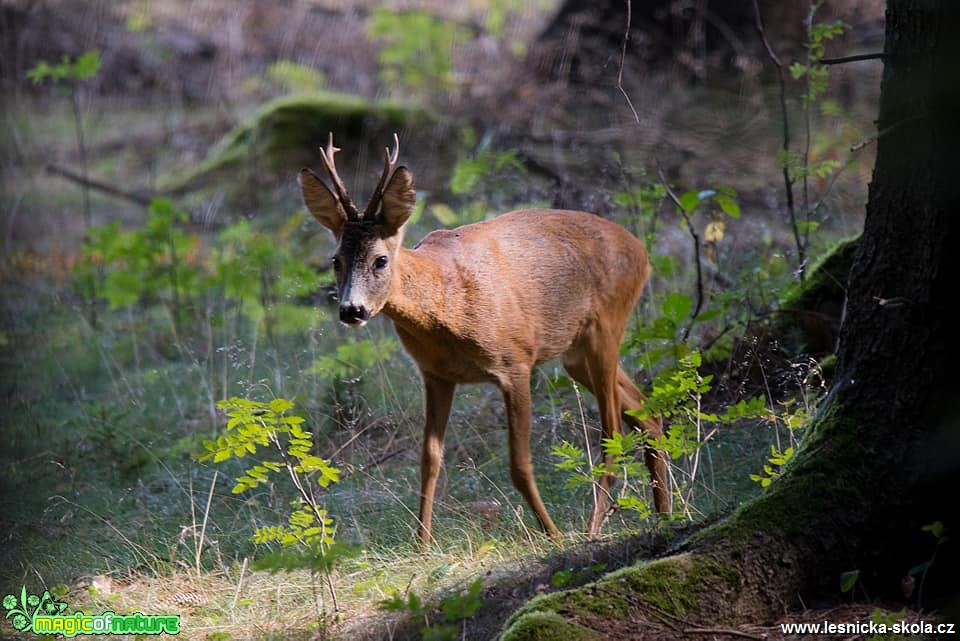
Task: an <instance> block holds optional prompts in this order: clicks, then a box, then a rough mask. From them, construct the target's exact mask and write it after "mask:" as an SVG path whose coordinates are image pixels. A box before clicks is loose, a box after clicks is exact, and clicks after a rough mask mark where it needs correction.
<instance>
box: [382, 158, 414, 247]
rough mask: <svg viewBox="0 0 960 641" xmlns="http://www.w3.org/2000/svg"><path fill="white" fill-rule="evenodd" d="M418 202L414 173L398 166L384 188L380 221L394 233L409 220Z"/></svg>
mask: <svg viewBox="0 0 960 641" xmlns="http://www.w3.org/2000/svg"><path fill="white" fill-rule="evenodd" d="M416 203H417V190H416V189H415V188H414V186H413V174H411V173H410V171H409V170H408V169H407V168H406V167H397V169H396V171H394V172H393V176H391V178H390V182H389V183H387V186H386V187H385V188H384V190H383V200H382V201H381V206H380V222H381V223H382V224H383V225H384V227H386V229H387V231H388V232H389V233H390V234H391V235H392V234H393V233H394V232H396V231H397V230H398V229H400V228H401V227H402V226H403V224H404V223H405V222H407V219H408V218H410V214H412V213H413V206H414V205H415V204H416Z"/></svg>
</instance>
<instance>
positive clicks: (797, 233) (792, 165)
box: [777, 0, 849, 280]
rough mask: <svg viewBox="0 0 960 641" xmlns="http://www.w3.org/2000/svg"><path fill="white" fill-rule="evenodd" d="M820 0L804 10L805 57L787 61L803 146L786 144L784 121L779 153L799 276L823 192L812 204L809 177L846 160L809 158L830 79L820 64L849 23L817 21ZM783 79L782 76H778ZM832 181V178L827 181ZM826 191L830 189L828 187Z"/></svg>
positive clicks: (831, 107)
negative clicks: (797, 84)
mask: <svg viewBox="0 0 960 641" xmlns="http://www.w3.org/2000/svg"><path fill="white" fill-rule="evenodd" d="M821 4H823V3H822V0H821V1H820V2H810V4H809V11H808V13H807V20H806V25H807V42H806V44H805V46H806V49H807V58H806V61H805V62H803V63H801V62H794V63H793V64H791V65H790V68H789V71H790V75H791V76H792V77H793V79H794V80H802V81H803V83H804V90H803V93H802V94H801V96H800V104H801V107H802V109H803V123H804V141H803V148H802V150H801V151H799V152H795V151H792V150H791V149H790V147H789V137H788V133H787V132H789V124H785V126H784V127H785V129H784V130H785V138H784V144H783V147H782V148H781V149H780V151H779V153H778V158H777V159H778V161H779V163H780V165H781V167H782V169H783V174H784V182H785V186H786V190H787V208H788V210H789V212H788V213H789V215H790V224H791V227H792V231H793V237H794V245H795V246H796V249H797V261H798V273H799V276H800V280H803V279H804V278H805V276H806V269H807V265H806V262H807V253H808V247H809V244H810V234H811V232H813V231H815V230H816V229H817V227H818V225H819V223H818V222H817V220H816V218H815V216H814V215H815V214H816V212H817V210H818V209H819V208H820V206H821V205H822V204H823V200H824V197H825V196H826V193H824V194H822V195H821V197H820V200H819V202H818V203H817V204H816V205H813V204H812V198H811V195H810V180H809V179H810V178H811V177H816V178H820V179H826V178H829V177H831V176H834V175H836V173H837V172H838V171H839V170H840V169H841V168H842V167H843V166H844V165H845V163H843V162H841V161H839V160H837V159H836V158H833V157H826V158H822V159H820V160H818V161H816V162H814V161H812V160H811V159H812V157H813V155H812V151H813V149H812V147H813V142H814V136H813V113H814V111H815V108H816V105H817V104H818V103H819V102H820V101H821V98H822V96H823V95H824V93H825V92H826V91H827V87H828V82H829V67H828V66H827V65H825V64H823V62H822V61H823V59H824V56H825V53H826V44H827V43H828V42H829V41H830V40H833V39H834V38H837V37H839V36H841V35H843V33H844V32H845V31H846V30H847V29H848V28H849V25H847V24H846V23H844V22H843V21H840V20H837V21H834V22H829V23H818V22H815V21H814V16H815V14H816V12H817V10H818V9H819V8H820V6H821ZM781 82H782V80H781ZM838 110H839V107H838V106H837V105H836V103H835V102H829V103H825V106H824V110H823V111H824V113H825V114H827V115H836V114H837V112H838ZM783 118H784V119H785V120H786V119H787V118H788V115H787V113H786V107H785V103H784V113H783ZM797 181H799V182H800V212H799V213H798V212H797V211H796V210H795V208H794V199H793V185H794V184H795V183H796V182H797ZM830 184H831V185H832V182H831V183H830ZM826 191H829V187H827V189H826Z"/></svg>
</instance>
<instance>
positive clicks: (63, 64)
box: [27, 49, 100, 228]
mask: <svg viewBox="0 0 960 641" xmlns="http://www.w3.org/2000/svg"><path fill="white" fill-rule="evenodd" d="M99 71H100V52H99V51H97V50H96V49H93V50H90V51H87V52H86V53H84V54H81V55H80V56H78V57H77V58H76V59H72V58H71V57H70V56H68V55H66V54H64V55H63V57H62V58H61V59H60V62H59V63H58V64H50V63H48V62H45V61H40V62H38V63H37V64H36V66H34V67H33V69H30V70H29V71H27V77H28V78H30V79H31V80H33V84H35V85H39V84H40V83H42V82H43V81H44V80H48V79H49V80H50V82H52V83H53V84H55V85H56V84H59V83H61V82H62V83H65V84H66V85H67V87H68V88H69V90H70V106H71V108H72V110H73V126H74V132H75V133H76V137H77V148H78V149H79V151H80V167H81V172H82V173H81V175H82V177H83V178H86V177H87V145H86V142H85V137H84V131H83V118H82V117H81V114H80V107H81V105H80V91H79V86H80V83H82V82H83V81H85V80H89V79H90V78H93V77H94V76H96V75H97V73H98V72H99ZM82 193H83V222H84V227H85V228H88V227H90V190H89V187H88V186H87V185H86V183H84V185H83V191H82Z"/></svg>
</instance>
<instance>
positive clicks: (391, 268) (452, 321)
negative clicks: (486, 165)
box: [299, 134, 670, 545]
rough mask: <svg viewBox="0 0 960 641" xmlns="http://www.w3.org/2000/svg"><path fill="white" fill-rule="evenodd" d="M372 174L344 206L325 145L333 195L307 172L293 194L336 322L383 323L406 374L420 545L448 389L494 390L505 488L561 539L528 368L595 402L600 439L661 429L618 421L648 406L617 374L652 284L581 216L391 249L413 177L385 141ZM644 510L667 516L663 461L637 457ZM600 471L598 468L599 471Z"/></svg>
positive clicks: (504, 218)
mask: <svg viewBox="0 0 960 641" xmlns="http://www.w3.org/2000/svg"><path fill="white" fill-rule="evenodd" d="M394 143H395V145H396V146H395V148H394V151H393V153H391V152H390V149H389V148H388V149H387V150H386V159H385V162H384V168H383V174H382V175H381V176H380V181H379V183H378V184H377V187H376V189H375V190H374V193H373V196H372V197H371V199H370V202H369V204H368V205H367V207H366V209H365V210H364V211H363V212H362V213H361V212H360V211H359V210H358V209H357V207H356V206H355V205H354V204H353V201H352V200H351V198H350V195H349V193H348V192H347V189H346V188H345V187H344V185H343V181H342V180H341V179H340V177H339V176H338V175H337V170H336V166H335V164H334V159H333V156H334V154H335V153H336V152H337V151H340V150H339V149H338V148H336V147H334V146H333V134H330V140H329V142H328V144H327V148H326V149H325V150H324V149H321V150H320V158H321V160H322V163H323V167H324V169H325V170H326V173H327V176H328V177H329V180H330V183H331V187H327V185H326V184H325V183H324V182H323V181H322V180H321V179H320V177H319V176H318V175H317V174H315V173H314V172H313V171H311V170H310V169H308V168H304V169H303V170H301V171H300V175H299V183H300V190H301V193H302V195H303V200H304V203H305V204H306V206H307V209H309V210H310V213H311V214H313V216H314V217H315V218H316V219H317V220H318V221H320V223H321V224H322V225H324V226H325V227H326V228H327V229H329V230H330V231H331V232H332V233H333V237H334V239H335V241H336V243H337V249H336V254H335V255H334V257H333V268H334V272H335V276H336V281H337V293H338V294H339V301H340V320H341V321H342V322H343V323H345V324H347V325H349V326H351V327H361V326H363V325H364V324H365V323H366V322H367V320H369V319H370V317H372V316H374V315H375V314H377V313H378V312H381V311H382V312H383V313H384V314H386V315H387V316H388V317H389V318H390V319H391V320H392V321H393V323H394V326H395V328H396V332H397V334H398V335H399V337H400V341H401V343H402V344H403V347H404V349H405V350H406V351H407V353H409V355H410V356H411V357H412V358H413V360H414V361H415V362H416V364H417V367H418V368H419V370H420V374H421V376H422V377H423V386H424V390H425V414H426V417H425V426H424V439H423V450H422V455H421V462H420V474H421V480H420V482H421V489H420V515H419V516H420V519H419V524H418V528H417V538H418V540H419V542H420V543H421V544H422V545H426V544H427V543H429V542H430V523H431V518H432V515H433V497H434V491H435V490H436V484H437V476H438V474H439V472H440V462H441V457H442V455H443V435H444V431H445V430H446V426H447V419H448V417H449V415H450V406H451V402H452V401H453V393H454V388H455V387H456V385H457V384H458V383H482V382H487V383H494V384H495V385H497V386H498V387H499V388H500V391H501V392H502V394H503V400H504V402H505V404H506V410H507V425H508V438H509V447H510V478H511V480H512V481H513V484H514V486H516V488H517V490H519V492H520V494H521V495H523V498H524V499H526V501H527V503H528V504H529V506H530V507H531V509H532V510H533V512H534V514H536V516H537V519H538V520H539V521H540V526H541V527H542V528H543V529H544V531H546V532H547V533H548V534H549V535H551V536H553V537H557V536H559V535H560V531H559V530H558V529H557V526H556V525H554V523H553V521H552V520H551V519H550V516H549V515H548V514H547V509H546V507H544V504H543V501H542V500H541V498H540V494H539V492H538V491H537V485H536V482H535V481H534V477H533V464H532V461H531V458H530V423H531V412H532V410H531V405H530V376H531V372H532V370H533V367H534V366H535V365H537V364H538V363H543V362H544V361H548V360H550V359H554V358H559V359H560V360H561V362H562V363H563V366H564V368H565V369H566V370H567V372H568V373H569V374H570V376H571V377H572V378H573V379H574V380H575V381H577V382H578V383H580V384H581V385H583V386H584V387H586V388H587V389H589V390H590V391H591V392H592V393H593V394H594V396H596V398H597V402H598V405H599V409H600V420H601V423H602V425H603V434H604V436H606V437H610V436H611V435H612V434H613V433H614V432H619V431H620V430H621V429H622V428H621V424H620V419H621V416H622V417H623V419H624V420H626V421H627V423H629V424H630V425H632V426H634V427H636V428H640V429H643V430H644V431H645V432H646V433H647V434H648V435H650V436H652V437H658V436H660V435H661V434H662V433H663V429H662V425H661V421H660V419H659V418H656V419H648V420H643V421H638V420H637V419H636V418H634V417H632V416H629V415H627V414H624V413H623V412H624V411H625V410H630V409H636V408H639V407H640V406H641V405H642V404H643V403H644V402H645V401H646V397H645V396H644V395H643V394H641V393H640V390H638V389H637V387H636V386H635V385H634V384H633V382H632V381H631V380H630V377H629V376H627V374H626V373H625V372H624V371H623V370H622V369H621V368H620V365H619V361H618V357H619V348H620V341H621V339H622V338H623V332H624V329H625V327H626V325H627V320H628V317H629V315H630V312H631V310H632V309H633V307H634V305H635V304H636V302H637V299H638V298H639V296H640V291H641V290H642V289H643V287H644V284H645V283H646V282H647V279H648V278H649V276H650V264H649V262H648V261H647V253H646V250H645V249H644V247H643V244H641V242H640V241H639V240H637V238H636V237H634V236H633V235H632V234H630V233H629V232H628V231H627V230H625V229H624V228H623V227H620V226H619V225H617V224H615V223H612V222H610V221H607V220H605V219H603V218H601V217H600V216H597V215H594V214H589V213H585V212H578V211H562V210H550V209H530V210H526V211H513V212H510V213H506V214H502V215H500V216H497V217H495V218H493V219H491V220H488V221H485V222H481V223H476V224H473V225H466V226H463V227H459V228H457V229H453V230H438V231H434V232H432V233H430V234H428V235H427V236H426V237H425V238H424V239H423V240H421V241H420V243H419V244H417V246H416V247H414V248H413V249H406V248H404V247H402V246H401V245H402V241H403V234H404V225H405V223H406V222H407V219H408V218H409V217H410V213H411V211H412V210H413V207H414V203H415V200H416V192H415V190H414V187H413V177H412V175H411V173H410V171H408V170H407V168H406V167H404V166H399V167H398V166H397V157H398V154H399V151H400V142H399V139H398V138H397V136H396V134H394ZM644 459H645V462H646V465H647V467H648V468H649V470H650V478H651V481H652V485H653V497H654V506H655V508H656V510H657V511H658V512H660V513H668V512H669V511H670V494H669V492H668V488H667V471H666V461H667V459H666V456H665V455H664V454H663V453H662V452H659V451H657V450H655V449H653V448H651V447H647V449H646V451H645V454H644ZM608 463H609V461H608ZM614 481H615V479H614V477H613V476H607V477H604V478H603V479H601V481H600V483H599V486H600V487H599V490H598V491H597V492H595V497H596V500H595V504H594V508H593V513H592V516H591V517H590V523H589V527H588V530H589V533H590V534H591V535H596V534H598V533H599V531H600V528H601V526H602V525H603V521H604V520H605V518H606V516H607V508H608V505H609V497H610V489H611V488H612V486H613V484H614Z"/></svg>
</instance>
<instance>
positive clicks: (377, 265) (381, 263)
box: [373, 256, 387, 270]
mask: <svg viewBox="0 0 960 641" xmlns="http://www.w3.org/2000/svg"><path fill="white" fill-rule="evenodd" d="M386 266H387V257H386V256H377V259H376V260H375V261H373V268H374V269H378V270H379V269H384V268H385V267H386Z"/></svg>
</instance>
